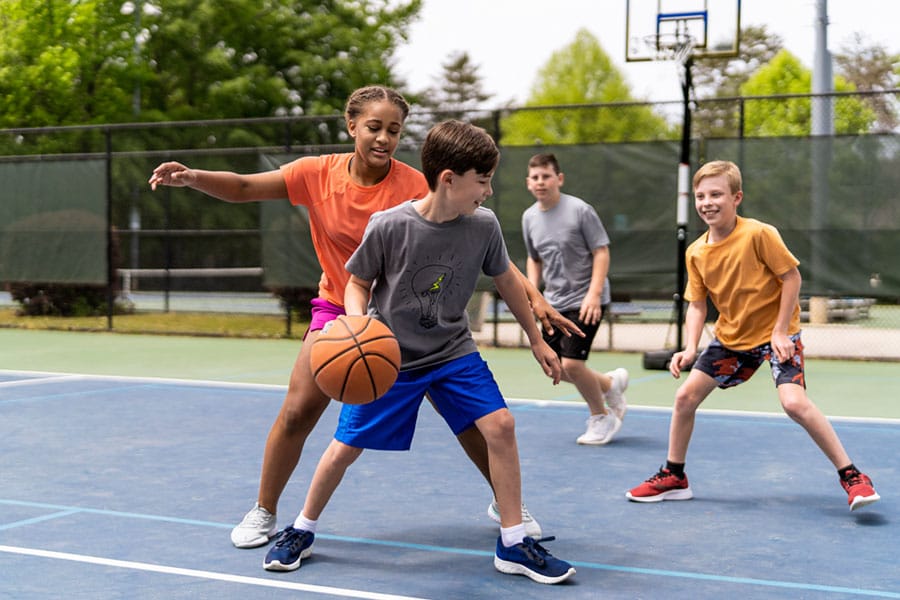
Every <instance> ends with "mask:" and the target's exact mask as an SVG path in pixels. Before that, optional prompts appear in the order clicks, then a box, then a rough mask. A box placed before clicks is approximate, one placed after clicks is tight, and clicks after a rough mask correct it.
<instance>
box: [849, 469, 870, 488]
mask: <svg viewBox="0 0 900 600" xmlns="http://www.w3.org/2000/svg"><path fill="white" fill-rule="evenodd" d="M844 482H845V483H846V484H847V487H853V486H854V485H859V484H861V483H866V476H865V475H863V474H862V473H860V472H859V471H857V470H855V469H854V470H853V471H847V472H846V473H845V474H844Z"/></svg>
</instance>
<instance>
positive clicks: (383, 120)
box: [347, 100, 403, 172]
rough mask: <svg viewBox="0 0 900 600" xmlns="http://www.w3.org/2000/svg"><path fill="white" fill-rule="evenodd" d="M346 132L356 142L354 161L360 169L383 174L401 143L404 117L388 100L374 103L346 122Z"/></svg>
mask: <svg viewBox="0 0 900 600" xmlns="http://www.w3.org/2000/svg"><path fill="white" fill-rule="evenodd" d="M347 129H348V131H349V132H350V135H351V137H353V139H354V141H355V149H354V154H355V156H354V158H355V159H356V160H357V161H358V162H359V163H361V164H359V166H362V167H364V168H365V169H367V170H371V171H375V172H379V171H385V170H387V169H389V168H390V161H391V157H392V156H393V155H394V151H395V150H396V149H397V145H398V144H399V143H400V132H401V131H402V129H403V113H402V112H401V110H400V108H399V107H398V106H397V105H396V104H394V103H393V102H391V101H390V100H374V101H372V102H369V103H367V104H366V105H365V106H364V107H363V110H362V112H360V114H359V115H357V116H356V118H354V119H351V120H350V121H348V122H347Z"/></svg>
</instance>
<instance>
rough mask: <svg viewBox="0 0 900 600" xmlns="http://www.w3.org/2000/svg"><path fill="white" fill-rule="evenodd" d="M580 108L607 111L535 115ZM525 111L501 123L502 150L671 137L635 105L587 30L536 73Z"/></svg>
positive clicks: (649, 113)
mask: <svg viewBox="0 0 900 600" xmlns="http://www.w3.org/2000/svg"><path fill="white" fill-rule="evenodd" d="M614 103H617V104H614ZM584 104H606V105H611V106H598V107H579V108H575V109H573V108H571V107H567V108H561V109H538V107H547V106H569V105H584ZM524 106H525V108H526V110H520V111H516V112H513V113H512V114H510V115H509V116H508V117H505V118H504V119H503V120H502V122H501V131H502V140H503V142H504V143H505V144H516V145H528V144H534V143H543V144H578V143H595V142H617V141H623V140H642V139H658V138H660V137H671V136H672V131H671V127H669V126H668V125H667V124H666V122H665V119H663V118H662V117H661V116H659V115H656V114H654V113H653V111H652V110H651V109H650V108H649V107H648V106H647V105H644V104H639V103H636V102H635V101H634V98H633V97H632V95H631V91H630V90H629V87H628V84H627V83H626V81H625V78H624V77H623V76H622V75H621V73H619V71H618V70H617V69H616V67H615V65H613V62H612V60H610V58H609V55H608V54H607V53H606V52H605V51H604V50H603V48H602V47H601V45H600V42H599V41H598V40H597V38H596V37H594V36H593V35H592V34H591V33H590V32H589V31H588V30H586V29H581V30H579V31H578V32H577V33H576V35H575V40H574V41H573V42H572V43H571V44H570V45H568V46H566V47H565V48H563V49H561V50H558V51H556V52H554V53H553V55H552V56H551V57H550V60H549V61H548V62H547V64H546V65H544V66H543V67H542V68H541V69H540V71H539V72H538V76H537V79H536V82H535V84H534V85H533V86H532V88H531V93H530V96H529V98H528V100H527V101H526V102H525V105H524ZM531 109H535V110H531Z"/></svg>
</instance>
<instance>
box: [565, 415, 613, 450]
mask: <svg viewBox="0 0 900 600" xmlns="http://www.w3.org/2000/svg"><path fill="white" fill-rule="evenodd" d="M620 429H622V419H619V422H618V423H617V424H616V426H615V427H614V428H613V430H612V431H610V432H609V435H608V436H606V437H605V438H590V437H587V436H586V435H584V434H582V435H580V436H578V438H576V439H575V443H577V444H581V445H582V446H603V445H606V444H608V443H610V442H611V441H613V438H614V437H616V434H617V433H619V430H620Z"/></svg>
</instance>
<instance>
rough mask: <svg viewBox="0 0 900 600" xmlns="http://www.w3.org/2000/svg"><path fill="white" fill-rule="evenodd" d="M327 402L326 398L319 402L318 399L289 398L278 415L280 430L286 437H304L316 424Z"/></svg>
mask: <svg viewBox="0 0 900 600" xmlns="http://www.w3.org/2000/svg"><path fill="white" fill-rule="evenodd" d="M328 402H329V400H328V398H325V399H324V401H320V399H319V398H307V397H300V396H297V397H293V398H292V397H290V396H289V397H288V398H287V399H285V401H284V404H283V405H282V407H281V412H280V413H279V414H278V422H279V425H280V426H281V430H282V431H283V432H284V434H285V435H288V436H292V437H293V436H303V437H306V436H307V435H309V433H310V432H311V431H312V430H313V428H314V427H315V426H316V423H318V421H319V417H321V415H322V412H323V411H324V410H325V407H327V406H328Z"/></svg>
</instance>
